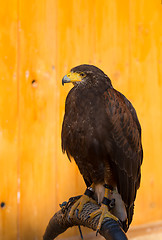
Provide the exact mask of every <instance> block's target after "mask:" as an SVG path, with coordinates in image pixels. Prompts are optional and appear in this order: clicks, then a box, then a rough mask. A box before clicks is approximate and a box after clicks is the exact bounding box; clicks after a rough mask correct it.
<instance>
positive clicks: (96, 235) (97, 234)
mask: <svg viewBox="0 0 162 240" xmlns="http://www.w3.org/2000/svg"><path fill="white" fill-rule="evenodd" d="M98 233H99V229H97V231H96V237H97V235H98Z"/></svg>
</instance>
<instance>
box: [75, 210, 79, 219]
mask: <svg viewBox="0 0 162 240" xmlns="http://www.w3.org/2000/svg"><path fill="white" fill-rule="evenodd" d="M75 212H76V216H77V218H78V219H79V216H78V213H79V209H76V211H75Z"/></svg>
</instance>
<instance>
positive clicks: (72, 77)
mask: <svg viewBox="0 0 162 240" xmlns="http://www.w3.org/2000/svg"><path fill="white" fill-rule="evenodd" d="M67 77H68V78H70V80H71V82H80V81H82V77H81V76H80V74H79V73H77V72H69V73H68V74H67Z"/></svg>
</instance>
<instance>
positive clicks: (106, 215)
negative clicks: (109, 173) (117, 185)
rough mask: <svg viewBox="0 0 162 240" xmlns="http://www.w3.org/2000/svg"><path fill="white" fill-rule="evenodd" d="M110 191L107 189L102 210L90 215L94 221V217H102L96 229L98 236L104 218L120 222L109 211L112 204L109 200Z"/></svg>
mask: <svg viewBox="0 0 162 240" xmlns="http://www.w3.org/2000/svg"><path fill="white" fill-rule="evenodd" d="M110 191H111V190H110V189H109V188H107V187H105V195H104V199H103V201H102V204H101V207H100V209H98V210H96V211H95V212H93V213H91V214H90V219H93V218H94V217H96V216H98V215H101V216H100V218H99V222H98V226H97V229H96V230H97V232H96V235H97V233H98V232H99V230H100V228H101V225H102V222H103V220H104V218H112V219H113V220H115V221H118V218H117V217H115V216H114V215H113V214H111V213H110V211H109V209H110V202H111V200H109V194H110Z"/></svg>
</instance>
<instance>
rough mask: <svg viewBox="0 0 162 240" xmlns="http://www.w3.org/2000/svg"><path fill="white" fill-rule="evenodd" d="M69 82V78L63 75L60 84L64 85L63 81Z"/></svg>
mask: <svg viewBox="0 0 162 240" xmlns="http://www.w3.org/2000/svg"><path fill="white" fill-rule="evenodd" d="M70 82H71V79H70V78H69V77H68V76H67V75H65V76H64V77H63V79H62V85H63V86H64V83H70Z"/></svg>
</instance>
